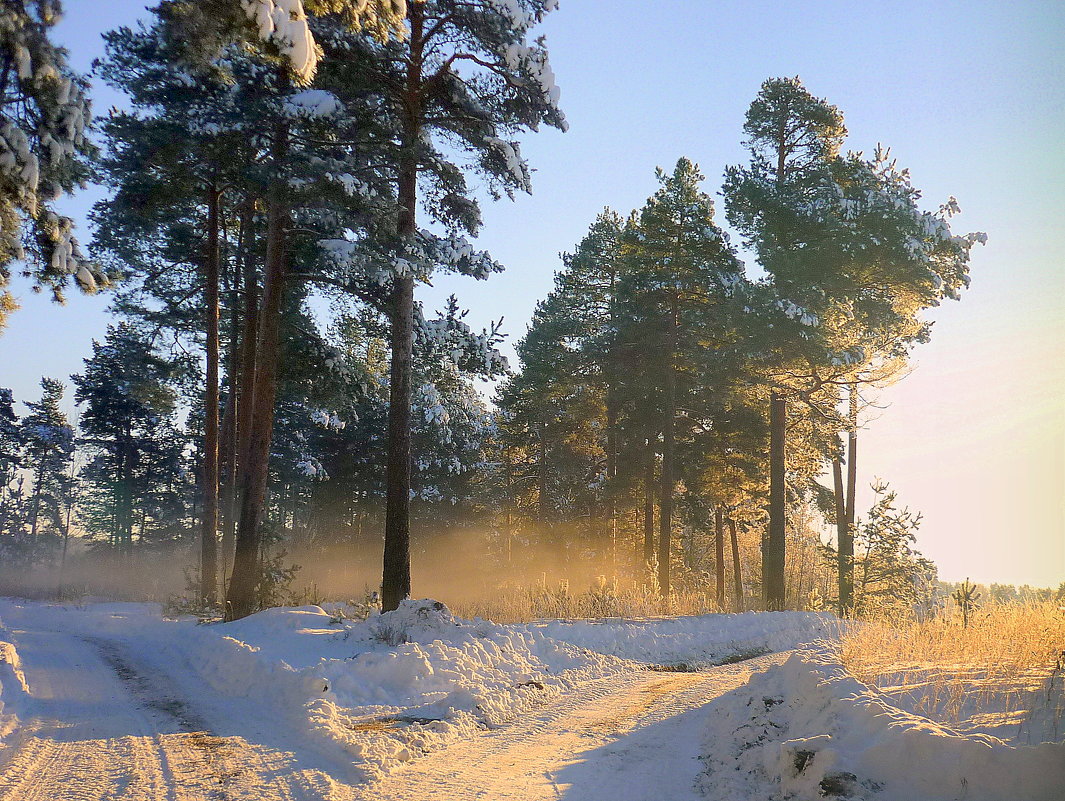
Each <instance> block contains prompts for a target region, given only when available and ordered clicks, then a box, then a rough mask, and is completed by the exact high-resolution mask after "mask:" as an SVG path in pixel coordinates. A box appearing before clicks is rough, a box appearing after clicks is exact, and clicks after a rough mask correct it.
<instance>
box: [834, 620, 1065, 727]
mask: <svg viewBox="0 0 1065 801" xmlns="http://www.w3.org/2000/svg"><path fill="white" fill-rule="evenodd" d="M952 611H953V610H952ZM840 647H841V657H842V661H843V663H844V665H846V666H847V668H848V670H849V671H850V672H851V673H852V674H854V675H855V676H856V677H857V678H859V679H861V680H862V681H864V682H865V683H866V684H869V685H871V686H874V687H877V688H879V689H880V690H882V691H883V692H885V693H886V694H888V695H889V696H892V697H894V698H896V699H898V700H900V701H901V702H902V703H903V705H904V706H906V707H907V708H909V709H911V711H914V712H916V713H918V714H922V715H925V716H927V717H929V718H932V719H934V720H938V721H940V722H942V723H947V724H951V725H955V726H959V727H960V728H962V729H971V730H984V731H995V732H996V733H997V732H998V731H999V730H1005V727H1009V726H1013V725H1017V726H1019V727H1022V728H1023V727H1024V726H1025V725H1027V724H1029V723H1030V722H1031V721H1032V719H1033V716H1035V715H1036V713H1037V712H1040V713H1041V715H1040V726H1043V727H1046V726H1050V728H1051V729H1052V730H1053V731H1054V732H1058V731H1060V730H1061V725H1060V724H1061V721H1062V717H1063V712H1065V709H1063V707H1065V694H1062V692H1061V683H1062V678H1063V677H1062V668H1063V666H1065V665H1063V659H1065V611H1063V610H1061V609H1059V608H1058V606H1057V605H1056V604H1053V603H1030V604H1005V605H986V606H983V607H981V608H979V609H977V610H976V611H975V613H974V614H973V617H972V619H971V620H970V622H969V626H968V627H963V626H962V622H961V616H960V615H955V614H952V613H949V614H945V615H942V616H940V617H936V618H933V619H931V620H927V621H914V620H891V619H880V620H871V621H865V622H864V623H863V625H861V626H856V627H853V628H851V629H850V630H849V631H848V632H846V633H845V634H844V635H843V636H842V638H841V646H840ZM1011 736H1012V735H1011ZM1033 736H1034V735H1033Z"/></svg>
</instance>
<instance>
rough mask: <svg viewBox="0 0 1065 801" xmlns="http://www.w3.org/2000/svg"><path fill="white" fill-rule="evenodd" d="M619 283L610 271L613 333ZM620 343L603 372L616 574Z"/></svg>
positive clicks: (612, 348) (613, 345) (612, 558)
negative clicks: (615, 301) (615, 298)
mask: <svg viewBox="0 0 1065 801" xmlns="http://www.w3.org/2000/svg"><path fill="white" fill-rule="evenodd" d="M616 283H617V273H616V272H615V271H614V270H611V271H610V290H609V291H610V298H609V308H610V330H611V334H612V336H613V333H614V332H616V331H617V312H616V304H615V303H614V293H615V284H616ZM616 358H617V357H616V342H615V340H614V339H613V338H612V339H611V342H610V345H609V346H608V347H607V352H606V364H605V365H604V370H603V374H604V377H605V378H606V480H607V487H606V489H607V493H608V496H609V498H608V502H609V505H610V508H609V515H610V522H609V526H610V531H609V533H610V564H611V567H612V569H613V572H614V574H615V575H616V574H617V567H618V565H617V561H618V559H617V553H618V509H617V500H618V499H617V477H618V402H617V387H616V384H617V380H616V375H615V367H616V364H617V362H616Z"/></svg>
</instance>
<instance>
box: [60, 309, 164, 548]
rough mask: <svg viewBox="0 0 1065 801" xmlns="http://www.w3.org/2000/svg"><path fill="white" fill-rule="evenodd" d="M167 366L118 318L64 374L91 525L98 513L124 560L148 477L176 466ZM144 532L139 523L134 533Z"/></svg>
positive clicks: (145, 500)
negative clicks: (78, 412) (79, 408)
mask: <svg viewBox="0 0 1065 801" xmlns="http://www.w3.org/2000/svg"><path fill="white" fill-rule="evenodd" d="M170 369H171V368H170V367H169V365H167V363H166V362H165V361H163V360H162V359H160V358H159V357H158V356H157V355H156V354H154V353H153V352H152V348H151V347H150V345H148V344H147V343H146V342H145V341H144V340H143V339H142V338H141V337H140V336H138V334H137V332H136V330H135V329H134V328H133V326H131V325H130V324H128V323H119V324H118V325H112V326H110V327H109V328H108V331H107V335H106V337H105V338H104V341H103V342H96V341H94V342H93V353H92V356H91V357H89V358H87V359H86V360H85V369H84V371H83V372H82V373H80V374H78V375H74V376H72V380H73V381H74V385H75V387H76V389H75V392H74V398H75V400H76V401H77V403H78V404H79V405H83V406H84V410H83V412H82V416H81V421H80V425H81V431H82V442H83V443H84V445H85V446H86V448H87V449H88V450H89V452H90V453H91V454H92V460H91V462H90V463H89V465H88V466H87V467H86V469H85V477H86V479H87V481H88V482H89V484H90V488H89V489H90V492H92V493H94V494H95V496H96V498H97V500H96V504H97V505H98V506H99V507H100V513H98V514H97V515H96V518H97V519H96V526H95V527H96V528H100V527H101V524H102V523H103V520H105V519H106V521H107V523H106V530H107V535H108V537H107V538H108V544H109V545H110V547H111V548H112V549H113V551H114V552H115V553H116V554H117V555H119V556H121V557H122V558H125V559H127V560H128V559H129V557H130V556H131V555H132V552H133V542H134V533H135V531H136V529H137V522H138V520H141V521H143V520H144V518H145V515H146V513H147V509H146V506H147V504H149V503H150V502H151V501H150V499H151V497H152V494H153V492H154V491H155V489H156V485H158V486H160V487H165V486H166V485H167V483H168V478H169V475H168V474H170V473H173V472H174V471H176V470H177V469H178V464H177V456H178V454H179V453H180V447H181V443H180V440H177V439H176V437H175V432H174V429H173V425H172V420H171V416H172V415H173V413H174V408H175V396H174V392H173V390H172V389H171V388H170V387H169V386H168V385H167V379H168V378H169V374H170ZM101 495H102V496H103V497H102V498H101V497H100V496H101ZM89 505H90V506H92V505H93V503H92V502H90V504H89ZM138 512H140V513H141V514H138ZM144 535H145V532H144V528H143V525H142V526H141V531H140V539H141V540H142V541H143V540H144V538H145V536H144Z"/></svg>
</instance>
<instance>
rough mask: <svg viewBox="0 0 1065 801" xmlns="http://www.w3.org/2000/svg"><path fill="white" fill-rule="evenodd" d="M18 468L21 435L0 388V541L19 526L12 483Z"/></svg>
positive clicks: (7, 392)
mask: <svg viewBox="0 0 1065 801" xmlns="http://www.w3.org/2000/svg"><path fill="white" fill-rule="evenodd" d="M21 466H22V432H21V430H20V428H19V419H18V415H17V414H16V413H15V400H14V397H13V395H12V393H11V390H10V389H7V388H6V387H0V537H3V536H4V535H10V534H12V533H13V532H12V527H13V526H15V525H20V521H21V513H20V506H21V500H22V499H21V495H20V493H19V490H18V488H17V484H16V479H17V478H18V474H19V469H20V468H21Z"/></svg>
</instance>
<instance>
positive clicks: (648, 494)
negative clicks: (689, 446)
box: [643, 437, 657, 564]
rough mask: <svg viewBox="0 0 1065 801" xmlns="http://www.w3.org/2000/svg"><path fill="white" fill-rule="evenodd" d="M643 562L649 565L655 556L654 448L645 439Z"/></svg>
mask: <svg viewBox="0 0 1065 801" xmlns="http://www.w3.org/2000/svg"><path fill="white" fill-rule="evenodd" d="M643 470H644V472H643V561H644V562H645V563H647V564H651V560H652V559H654V555H655V492H656V490H657V487H656V486H655V447H654V443H653V442H652V440H651V438H650V437H648V438H647V450H646V453H645V461H644V466H643Z"/></svg>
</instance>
